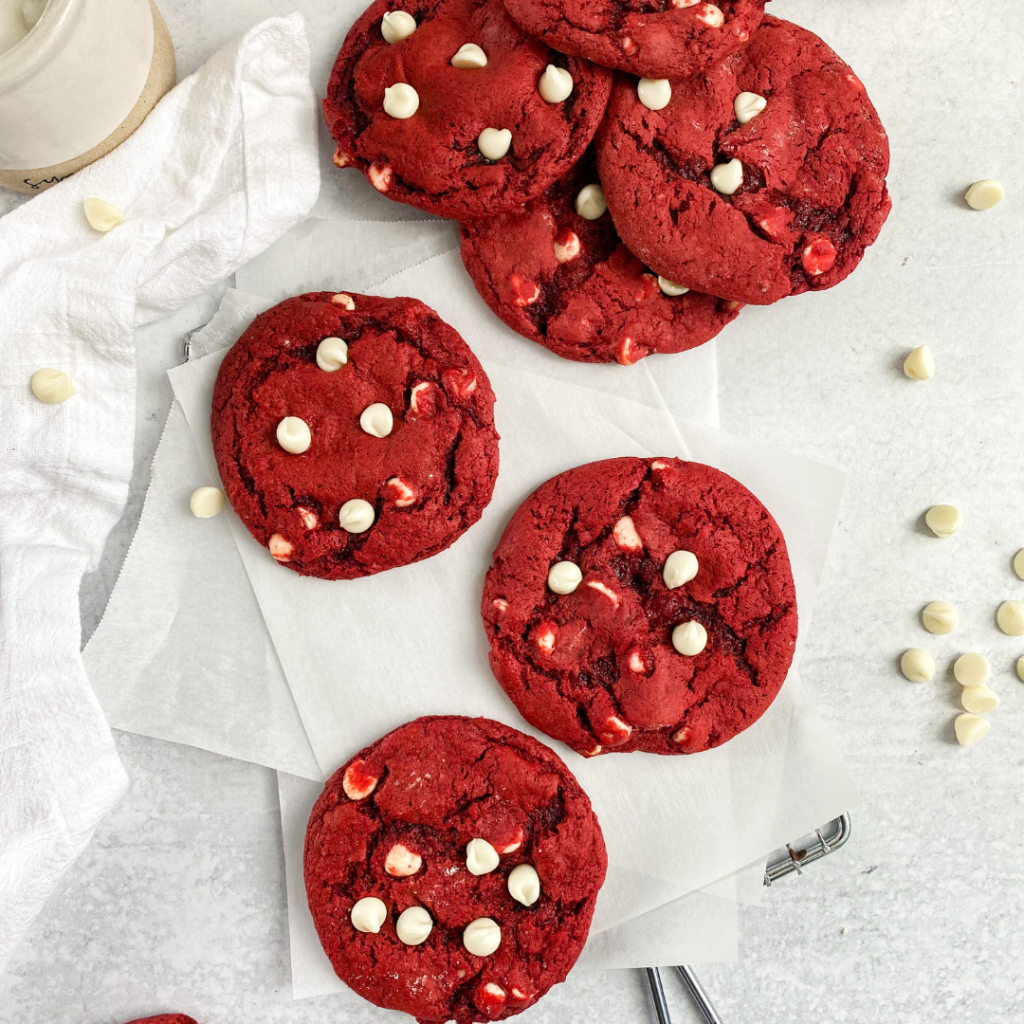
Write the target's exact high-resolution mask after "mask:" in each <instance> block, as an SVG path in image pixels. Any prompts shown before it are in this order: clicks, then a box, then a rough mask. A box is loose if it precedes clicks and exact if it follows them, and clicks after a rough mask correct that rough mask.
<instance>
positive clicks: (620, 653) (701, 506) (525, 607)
mask: <svg viewBox="0 0 1024 1024" xmlns="http://www.w3.org/2000/svg"><path fill="white" fill-rule="evenodd" d="M482 612H483V618H484V625H485V628H486V630H487V636H488V639H489V641H490V645H491V655H490V659H491V669H492V670H493V672H494V674H495V676H496V677H497V679H498V682H499V683H501V685H502V687H503V688H504V690H505V692H506V693H507V694H508V695H509V697H511V698H512V701H513V703H514V704H515V705H516V707H517V708H519V711H520V712H521V713H522V715H523V717H524V718H525V719H526V720H527V721H528V722H530V723H531V724H532V725H534V726H536V727H537V728H538V729H542V730H543V731H544V732H546V733H547V734H548V735H549V736H551V737H553V738H555V739H559V740H562V741H563V742H565V743H567V744H569V746H571V747H573V748H574V749H575V750H577V751H578V752H579V753H581V754H584V755H585V756H592V755H594V754H600V753H609V752H614V751H630V750H646V751H649V752H650V753H655V754H693V753H696V752H697V751H700V750H707V749H709V748H711V747H717V746H719V745H720V744H722V743H724V742H725V741H726V740H728V739H731V738H732V737H733V736H735V735H736V734H737V733H739V732H742V731H743V730H744V729H746V728H747V727H748V726H750V725H752V724H753V723H754V722H756V721H757V719H758V718H759V717H760V716H761V715H762V714H763V713H764V711H765V710H766V709H767V707H768V705H769V704H771V702H772V701H773V700H774V699H775V695H776V694H777V693H778V691H779V689H780V687H781V686H782V683H783V681H784V680H785V678H786V673H787V672H788V670H789V666H790V662H791V661H792V660H793V649H794V646H795V644H796V634H797V611H796V592H795V588H794V585H793V574H792V572H791V570H790V566H789V557H788V555H787V553H786V543H785V541H784V540H783V538H782V533H781V532H780V531H779V528H778V526H777V525H776V523H775V520H774V519H772V517H771V515H770V514H769V513H768V510H767V509H766V508H765V507H764V506H763V505H762V504H761V503H760V502H759V501H758V500H757V498H755V497H754V495H753V494H751V493H750V491H748V490H747V489H746V488H745V487H744V486H743V485H742V484H740V483H738V482H737V481H736V480H734V479H733V478H732V477H730V476H727V475H726V474H725V473H722V472H720V471H719V470H717V469H712V468H711V467H710V466H702V465H700V464H699V463H696V462H683V461H681V460H680V459H608V460H606V461H604V462H593V463H590V464H589V465H586V466H579V467H578V468H576V469H571V470H569V471H568V472H566V473H562V474H561V475H559V476H556V477H554V478H553V479H551V480H549V481H548V482H547V483H545V484H543V485H542V486H541V487H539V488H538V489H537V490H536V491H535V492H534V493H533V494H532V495H531V496H530V497H529V498H528V499H527V500H526V501H525V502H524V503H523V504H522V505H520V507H519V509H518V510H517V511H516V513H515V515H513V516H512V519H511V520H510V521H509V524H508V526H507V527H506V528H505V532H504V534H503V535H502V537H501V540H500V542H499V543H498V548H497V550H496V551H495V553H494V565H493V566H492V567H491V569H490V570H489V571H488V573H487V579H486V582H485V584H484V595H483V602H482Z"/></svg>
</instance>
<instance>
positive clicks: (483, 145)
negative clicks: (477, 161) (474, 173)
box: [476, 128, 512, 160]
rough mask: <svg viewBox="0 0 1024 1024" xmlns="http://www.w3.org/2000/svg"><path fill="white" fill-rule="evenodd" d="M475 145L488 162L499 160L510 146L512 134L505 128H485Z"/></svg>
mask: <svg viewBox="0 0 1024 1024" xmlns="http://www.w3.org/2000/svg"><path fill="white" fill-rule="evenodd" d="M476 145H477V149H479V150H480V152H481V153H483V155H484V156H485V157H487V159H488V160H500V159H501V158H502V157H503V156H504V155H505V154H506V153H507V152H508V151H509V147H510V146H511V145H512V133H511V132H510V131H509V130H508V129H507V128H485V129H484V130H483V131H482V132H481V133H480V134H479V135H478V136H477V140H476Z"/></svg>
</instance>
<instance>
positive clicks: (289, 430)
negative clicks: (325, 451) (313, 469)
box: [277, 416, 313, 455]
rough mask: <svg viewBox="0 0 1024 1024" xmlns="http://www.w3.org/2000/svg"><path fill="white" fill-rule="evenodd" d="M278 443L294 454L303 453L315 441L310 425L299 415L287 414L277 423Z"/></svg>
mask: <svg viewBox="0 0 1024 1024" xmlns="http://www.w3.org/2000/svg"><path fill="white" fill-rule="evenodd" d="M277 443H278V444H279V445H280V446H281V447H282V448H283V449H284V450H285V451H286V452H291V453H292V455H301V454H302V453H303V452H304V451H306V449H307V448H309V446H310V445H311V444H312V443H313V435H312V434H311V433H310V430H309V425H308V424H307V423H306V421H305V420H301V419H299V417H298V416H285V418H284V419H283V420H281V422H280V423H278V425H277Z"/></svg>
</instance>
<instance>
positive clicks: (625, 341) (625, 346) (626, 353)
mask: <svg viewBox="0 0 1024 1024" xmlns="http://www.w3.org/2000/svg"><path fill="white" fill-rule="evenodd" d="M635 356H636V342H635V341H633V339H632V338H631V337H630V336H629V335H628V334H624V335H623V336H622V339H621V340H620V341H619V350H618V351H617V352H616V353H615V361H616V362H617V363H618V364H619V365H620V366H632V365H633V364H634V363H635V362H636V358H635Z"/></svg>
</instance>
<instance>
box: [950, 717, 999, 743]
mask: <svg viewBox="0 0 1024 1024" xmlns="http://www.w3.org/2000/svg"><path fill="white" fill-rule="evenodd" d="M991 728H992V723H991V722H990V721H989V720H988V719H987V718H979V717H978V716H977V715H971V714H963V715H957V717H956V721H955V722H954V723H953V729H954V730H955V732H956V741H957V743H959V744H960V746H961V747H973V746H974V744H975V743H978V742H979V741H980V740H983V739H984V738H985V737H986V736H987V735H988V731H989V729H991Z"/></svg>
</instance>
